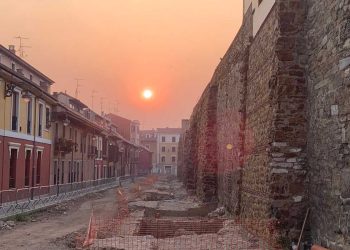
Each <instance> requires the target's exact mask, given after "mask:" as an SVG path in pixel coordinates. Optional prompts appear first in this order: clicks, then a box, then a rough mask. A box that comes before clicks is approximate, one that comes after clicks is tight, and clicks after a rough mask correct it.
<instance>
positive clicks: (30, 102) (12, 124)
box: [0, 45, 56, 202]
mask: <svg viewBox="0 0 350 250" xmlns="http://www.w3.org/2000/svg"><path fill="white" fill-rule="evenodd" d="M52 84H53V81H52V80H51V79H50V78H48V77H47V76H45V75H44V74H43V73H41V72H39V71H38V70H37V69H35V68H34V67H33V66H31V65H30V64H28V63H27V62H25V61H24V60H22V59H21V58H19V57H18V56H17V55H16V54H15V52H14V47H12V46H11V47H10V49H6V48H5V47H3V46H1V45H0V146H1V148H0V180H1V183H0V184H1V185H0V190H11V189H19V188H21V189H22V188H27V189H32V190H34V189H37V188H38V187H39V186H46V185H49V176H50V157H51V144H52V141H51V110H52V106H53V105H54V104H55V103H56V100H55V99H54V98H53V97H52V96H51V95H50V88H51V85H52ZM26 192H27V193H28V190H26ZM10 194H11V191H8V195H6V192H2V196H1V197H0V198H1V202H6V201H7V200H9V199H11V195H10Z"/></svg>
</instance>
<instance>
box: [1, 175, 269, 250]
mask: <svg viewBox="0 0 350 250" xmlns="http://www.w3.org/2000/svg"><path fill="white" fill-rule="evenodd" d="M120 197H124V198H125V199H124V198H123V199H122V200H121V199H120ZM123 200H124V201H125V204H124V203H123ZM124 205H125V207H126V209H127V212H126V213H125V211H123V214H122V215H120V214H121V213H120V211H122V208H124ZM216 208H217V204H216V203H201V202H199V201H198V200H197V198H196V197H195V196H191V195H189V194H187V192H186V190H185V189H184V188H183V187H182V184H181V183H180V182H178V181H177V180H176V179H175V178H173V177H165V176H161V177H154V176H152V177H146V178H138V179H137V180H135V183H127V184H123V185H122V187H119V188H113V189H109V190H106V191H104V192H100V193H94V194H88V195H86V196H84V197H82V198H80V199H77V200H74V201H69V202H65V203H62V204H60V205H57V206H54V207H51V208H49V209H46V210H44V211H41V212H37V213H35V214H32V215H28V216H26V217H25V219H26V220H27V221H26V222H18V221H15V222H14V223H15V225H14V226H13V227H8V226H7V227H4V228H3V229H2V230H1V231H0V249H5V250H10V249H39V250H41V249H43V250H44V249H60V250H61V249H62V250H65V249H76V248H78V249H80V248H82V244H83V242H84V240H86V235H87V229H88V225H89V220H90V216H91V211H92V209H93V211H94V212H93V213H94V217H93V218H95V219H94V220H93V223H92V225H91V227H94V229H93V230H94V232H95V235H94V236H93V238H91V239H90V240H91V242H90V243H89V244H88V245H87V246H86V247H87V248H88V249H125V250H127V249H128V250H134V249H149V250H152V249H174V250H176V249H191V250H192V249H198V250H208V249H210V250H212V249H218V250H219V249H233V248H232V247H235V249H242V250H243V249H256V250H258V249H264V248H263V246H265V244H266V243H264V242H263V241H260V240H258V239H257V238H255V237H254V236H253V235H250V234H249V233H248V232H247V231H246V230H245V229H243V227H241V226H242V225H239V224H236V223H235V222H234V221H232V220H230V218H229V217H226V216H225V211H224V210H223V209H222V208H219V209H216ZM10 224H11V223H10ZM93 224H95V225H93ZM222 247H230V248H222Z"/></svg>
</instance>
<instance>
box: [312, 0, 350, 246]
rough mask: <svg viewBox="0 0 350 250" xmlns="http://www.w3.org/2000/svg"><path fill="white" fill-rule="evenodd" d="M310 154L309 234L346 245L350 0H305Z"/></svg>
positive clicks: (320, 240) (349, 165)
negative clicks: (344, 201) (310, 230)
mask: <svg viewBox="0 0 350 250" xmlns="http://www.w3.org/2000/svg"><path fill="white" fill-rule="evenodd" d="M308 4H309V11H308V15H307V28H308V29H307V38H308V43H307V45H308V52H309V60H308V95H309V98H308V116H309V128H310V129H309V130H308V136H307V139H308V160H309V165H310V171H309V177H310V189H309V190H310V203H311V208H312V210H311V224H312V226H313V227H312V235H313V238H314V239H315V240H316V241H317V242H318V243H320V244H322V245H323V246H326V247H329V248H330V249H349V248H350V242H349V239H348V238H349V231H348V230H349V229H348V228H349V218H348V215H347V214H348V213H349V212H350V207H349V206H348V205H344V206H342V205H341V199H340V196H341V195H342V197H344V198H349V197H350V193H349V191H350V155H349V150H350V149H349V142H350V98H349V96H350V88H349V87H350V68H349V64H350V3H349V1H343V0H323V1H317V0H309V1H308Z"/></svg>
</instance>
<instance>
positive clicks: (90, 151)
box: [88, 145, 97, 158]
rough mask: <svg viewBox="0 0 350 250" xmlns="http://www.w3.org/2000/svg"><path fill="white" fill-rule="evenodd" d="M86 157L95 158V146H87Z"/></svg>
mask: <svg viewBox="0 0 350 250" xmlns="http://www.w3.org/2000/svg"><path fill="white" fill-rule="evenodd" d="M88 156H89V157H91V158H92V157H96V156H97V147H96V146H91V145H90V146H89V147H88Z"/></svg>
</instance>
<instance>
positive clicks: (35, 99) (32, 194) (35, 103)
mask: <svg viewBox="0 0 350 250" xmlns="http://www.w3.org/2000/svg"><path fill="white" fill-rule="evenodd" d="M37 100H38V99H37V97H34V129H33V136H34V140H33V151H32V185H31V186H32V189H31V192H30V197H31V199H32V200H33V199H34V186H35V167H34V165H35V146H36V129H37V128H36V122H37V119H36V118H37V117H36V116H37V111H36V110H37Z"/></svg>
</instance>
